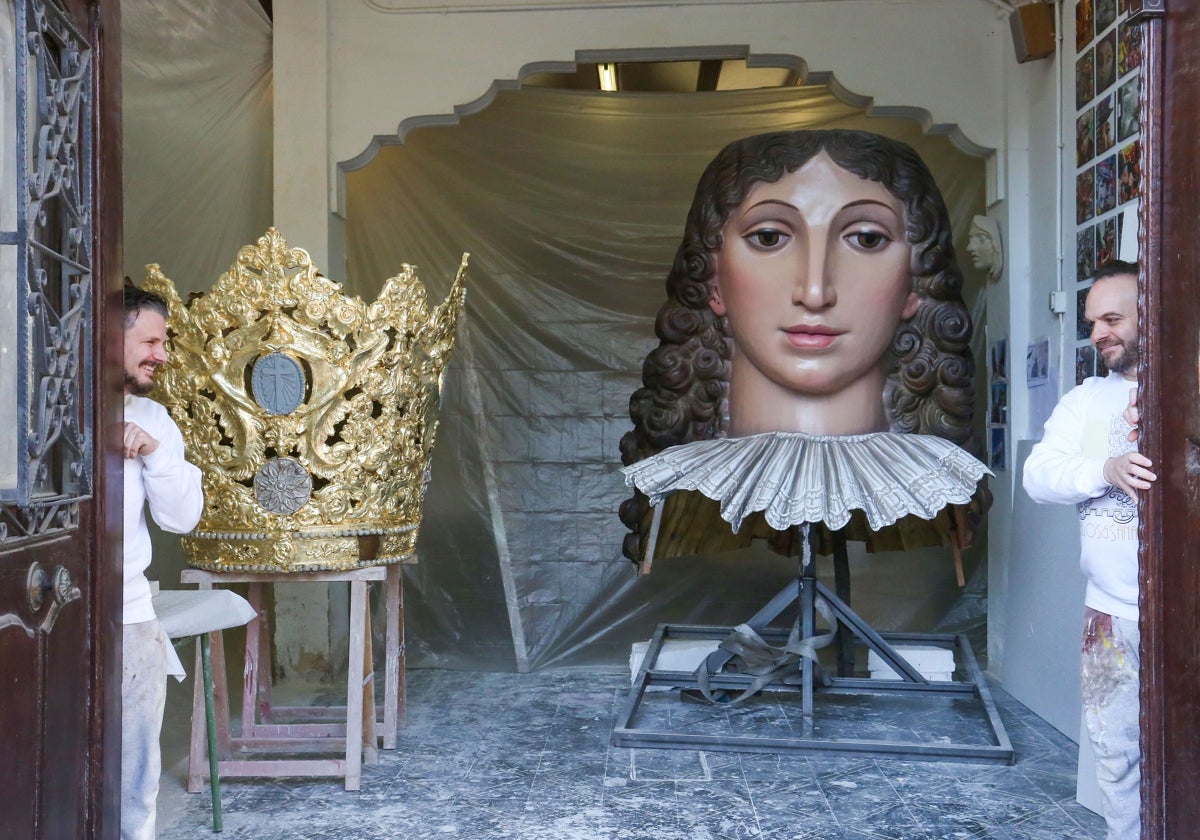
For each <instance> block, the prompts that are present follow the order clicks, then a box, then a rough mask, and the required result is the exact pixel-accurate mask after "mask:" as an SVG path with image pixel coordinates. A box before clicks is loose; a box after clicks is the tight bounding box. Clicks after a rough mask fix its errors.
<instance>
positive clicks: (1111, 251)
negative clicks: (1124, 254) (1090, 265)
mask: <svg viewBox="0 0 1200 840" xmlns="http://www.w3.org/2000/svg"><path fill="white" fill-rule="evenodd" d="M1095 230H1096V266H1097V268H1098V267H1100V266H1102V265H1104V264H1105V263H1106V262H1111V261H1112V260H1115V259H1116V258H1117V217H1116V216H1109V217H1108V218H1107V219H1104V220H1103V221H1101V222H1100V223H1098V224H1097V225H1096V228H1095Z"/></svg>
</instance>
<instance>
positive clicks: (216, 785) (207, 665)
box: [200, 633, 221, 831]
mask: <svg viewBox="0 0 1200 840" xmlns="http://www.w3.org/2000/svg"><path fill="white" fill-rule="evenodd" d="M200 653H201V656H200V658H201V661H202V662H203V663H204V665H203V667H204V723H205V729H206V730H207V734H208V777H209V786H210V788H211V790H212V812H213V831H220V830H221V777H220V775H219V774H218V772H217V715H216V711H215V710H214V708H213V706H214V704H213V679H212V647H211V644H210V642H209V639H208V634H207V633H202V634H200Z"/></svg>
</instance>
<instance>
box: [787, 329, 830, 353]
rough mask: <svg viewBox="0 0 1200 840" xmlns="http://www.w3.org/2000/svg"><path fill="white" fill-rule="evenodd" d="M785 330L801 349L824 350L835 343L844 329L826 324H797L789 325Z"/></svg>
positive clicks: (790, 339)
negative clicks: (826, 325) (825, 325)
mask: <svg viewBox="0 0 1200 840" xmlns="http://www.w3.org/2000/svg"><path fill="white" fill-rule="evenodd" d="M783 332H784V334H785V335H787V339H788V342H789V343H790V344H791V345H792V346H793V347H796V348H798V349H800V350H824V349H825V348H826V347H829V346H830V345H831V344H833V342H834V339H836V338H837V337H838V336H839V335H841V334H842V333H843V332H844V330H837V329H834V328H833V327H824V326H812V327H810V326H795V327H788V328H786V329H785V330H784V331H783Z"/></svg>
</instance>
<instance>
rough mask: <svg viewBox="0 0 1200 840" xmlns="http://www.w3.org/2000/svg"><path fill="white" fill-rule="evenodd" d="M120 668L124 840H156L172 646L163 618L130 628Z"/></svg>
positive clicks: (124, 642) (122, 828) (125, 638)
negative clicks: (156, 803) (161, 746)
mask: <svg viewBox="0 0 1200 840" xmlns="http://www.w3.org/2000/svg"><path fill="white" fill-rule="evenodd" d="M123 644H124V648H123V650H122V656H123V658H124V663H123V665H122V668H121V840H154V836H155V829H154V818H155V807H154V800H155V799H156V798H157V797H158V777H159V774H160V772H161V770H162V755H161V752H160V749H159V741H158V739H159V733H160V732H161V731H162V721H163V708H164V707H165V705H166V701H167V645H169V644H170V641H169V640H168V639H167V636H166V634H165V633H164V632H163V629H162V625H161V624H159V623H158V619H155V620H153V621H143V622H141V623H140V624H127V625H125V632H124V641H123Z"/></svg>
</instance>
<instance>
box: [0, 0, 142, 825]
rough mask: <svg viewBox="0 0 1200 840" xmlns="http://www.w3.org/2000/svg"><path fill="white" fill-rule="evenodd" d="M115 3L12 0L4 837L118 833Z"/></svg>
mask: <svg viewBox="0 0 1200 840" xmlns="http://www.w3.org/2000/svg"><path fill="white" fill-rule="evenodd" d="M117 5H118V4H117V2H116V0H103V2H102V3H101V2H99V0H90V2H89V0H65V3H64V0H0V6H2V7H3V8H0V21H2V22H3V24H4V25H3V26H0V31H2V32H3V35H4V37H5V39H6V43H4V44H3V47H2V49H0V55H4V56H6V58H7V62H6V63H7V70H8V72H7V73H5V80H4V81H5V90H4V91H3V93H2V94H0V102H2V103H3V108H4V114H3V121H2V122H0V125H4V126H5V141H6V142H5V143H4V153H5V155H6V158H5V160H4V163H3V166H0V182H2V183H3V189H4V191H5V195H4V196H3V200H0V268H2V271H0V320H3V321H4V323H0V348H2V350H3V352H0V757H2V759H0V837H5V838H9V837H11V838H22V840H24V838H29V840H41V838H46V840H51V839H53V840H59V838H107V837H117V836H118V834H119V819H118V807H119V802H120V696H119V694H120V673H121V668H120V642H121V626H120V609H121V584H122V575H121V564H120V557H121V552H120V530H121V524H120V523H121V517H120V512H121V498H120V493H121V490H120V488H121V483H120V480H119V477H120V475H121V472H120V468H121V464H120V461H119V458H115V457H114V455H115V453H116V451H117V449H116V441H117V439H118V438H117V429H118V426H117V421H118V420H119V418H120V411H121V376H120V371H121V360H122V355H121V345H120V342H121V339H122V330H121V322H120V302H119V301H120V298H119V294H120V282H121V279H120V271H119V268H118V267H119V265H120V261H119V243H120V228H121V222H120V218H121V205H120V195H121V185H120V163H119V161H120V158H119V150H120V132H119V128H120V107H119V105H120V103H119V100H118V97H117V93H118V91H119V87H118V85H117V81H118V78H119V76H118V71H119V58H120V53H119V49H118V47H119V29H118V20H117V11H116V10H117ZM14 146H15V148H14ZM106 442H107V443H108V444H109V445H107V446H106V445H105V444H106ZM108 452H112V453H114V455H108V454H106V453H108ZM106 466H107V467H108V469H107V470H106V469H105V467H106ZM106 472H107V473H108V474H110V475H112V476H115V477H117V480H114V481H107V480H106Z"/></svg>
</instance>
